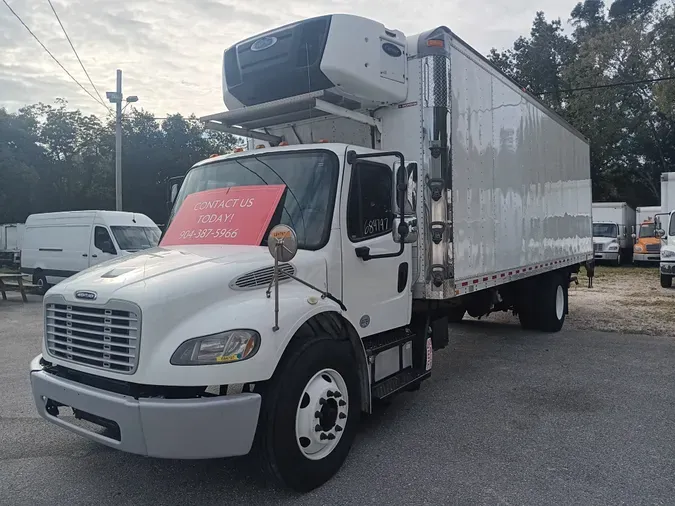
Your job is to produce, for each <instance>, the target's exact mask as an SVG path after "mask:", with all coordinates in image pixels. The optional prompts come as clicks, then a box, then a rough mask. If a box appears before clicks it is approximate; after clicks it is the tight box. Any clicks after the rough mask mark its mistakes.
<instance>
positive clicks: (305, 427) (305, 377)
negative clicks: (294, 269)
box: [257, 337, 361, 492]
mask: <svg viewBox="0 0 675 506" xmlns="http://www.w3.org/2000/svg"><path fill="white" fill-rule="evenodd" d="M289 346H290V347H291V348H290V349H289V350H287V353H286V356H285V357H284V359H283V361H282V363H281V364H280V365H279V367H278V368H277V371H276V372H275V374H274V376H273V377H272V379H271V380H270V381H268V382H266V385H265V386H264V387H263V388H262V392H261V393H262V395H263V405H262V410H261V415H260V421H259V424H258V433H257V437H258V441H257V446H258V451H259V453H260V455H259V456H260V457H261V458H262V460H263V465H264V467H265V468H266V470H267V471H268V472H269V473H271V475H272V476H273V477H274V478H276V479H277V480H278V481H280V482H281V483H282V484H284V485H286V486H288V487H290V488H292V489H294V490H296V491H298V492H307V491H309V490H312V489H314V488H316V487H318V486H320V485H322V484H323V483H325V482H326V481H328V480H329V479H330V478H331V477H332V476H333V475H334V474H335V473H336V472H337V471H338V470H339V469H340V467H341V466H342V464H343V462H344V460H345V458H346V457H347V454H348V453H349V449H350V447H351V445H352V442H353V441H354V436H355V434H356V428H357V425H358V420H359V417H360V413H361V392H360V386H359V377H358V374H357V372H356V371H357V366H356V360H355V359H354V356H353V352H352V348H351V345H350V343H349V341H346V340H344V341H342V340H336V339H334V338H331V337H321V338H317V339H311V340H307V341H297V342H296V343H294V342H293V341H291V344H290V345H289Z"/></svg>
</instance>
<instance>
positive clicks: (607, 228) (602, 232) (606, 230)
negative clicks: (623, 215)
mask: <svg viewBox="0 0 675 506" xmlns="http://www.w3.org/2000/svg"><path fill="white" fill-rule="evenodd" d="M618 235H619V231H618V228H617V226H616V224H614V223H593V237H613V238H616V237H618Z"/></svg>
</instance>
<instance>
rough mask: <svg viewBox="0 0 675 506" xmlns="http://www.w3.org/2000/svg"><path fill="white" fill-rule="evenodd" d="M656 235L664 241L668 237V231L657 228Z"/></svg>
mask: <svg viewBox="0 0 675 506" xmlns="http://www.w3.org/2000/svg"><path fill="white" fill-rule="evenodd" d="M654 234H656V237H659V238H661V239H663V238H664V237H665V236H666V231H665V230H663V229H662V228H657V229H656V231H655V232H654Z"/></svg>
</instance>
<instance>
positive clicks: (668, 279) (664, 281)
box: [661, 274, 673, 288]
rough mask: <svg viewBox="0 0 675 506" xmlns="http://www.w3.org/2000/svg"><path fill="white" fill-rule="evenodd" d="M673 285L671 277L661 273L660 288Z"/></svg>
mask: <svg viewBox="0 0 675 506" xmlns="http://www.w3.org/2000/svg"><path fill="white" fill-rule="evenodd" d="M672 286H673V277H672V276H666V275H665V274H661V288H671V287H672Z"/></svg>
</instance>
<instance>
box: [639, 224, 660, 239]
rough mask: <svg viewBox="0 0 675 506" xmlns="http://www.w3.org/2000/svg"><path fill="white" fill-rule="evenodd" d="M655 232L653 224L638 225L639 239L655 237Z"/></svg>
mask: <svg viewBox="0 0 675 506" xmlns="http://www.w3.org/2000/svg"><path fill="white" fill-rule="evenodd" d="M655 230H656V226H655V225H654V224H653V223H643V224H642V225H640V235H639V237H656V234H655V233H654V232H655Z"/></svg>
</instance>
